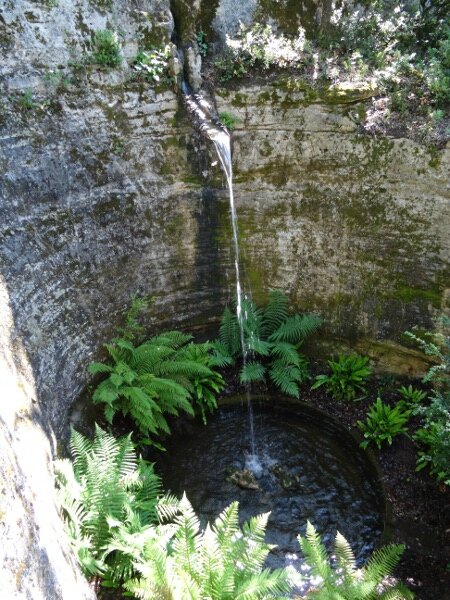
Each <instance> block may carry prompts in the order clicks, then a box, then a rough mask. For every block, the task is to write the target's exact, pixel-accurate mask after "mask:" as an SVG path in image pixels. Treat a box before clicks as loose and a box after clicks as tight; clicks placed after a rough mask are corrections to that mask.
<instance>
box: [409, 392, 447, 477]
mask: <svg viewBox="0 0 450 600" xmlns="http://www.w3.org/2000/svg"><path fill="white" fill-rule="evenodd" d="M425 415H426V416H425V423H424V426H423V427H421V428H420V429H418V430H417V432H416V434H415V435H414V436H413V437H414V440H416V441H417V442H419V443H420V444H422V446H423V449H421V450H419V452H418V458H417V465H416V470H417V471H421V470H422V469H424V468H425V467H429V468H430V473H431V474H432V475H434V476H435V477H436V479H437V480H438V481H439V482H440V483H443V484H445V485H450V396H449V395H448V394H446V395H443V394H440V393H439V392H437V393H436V394H435V396H434V397H433V398H432V400H431V405H430V407H429V408H428V410H427V412H426V413H425Z"/></svg>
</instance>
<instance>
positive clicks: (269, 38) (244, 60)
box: [215, 0, 450, 140]
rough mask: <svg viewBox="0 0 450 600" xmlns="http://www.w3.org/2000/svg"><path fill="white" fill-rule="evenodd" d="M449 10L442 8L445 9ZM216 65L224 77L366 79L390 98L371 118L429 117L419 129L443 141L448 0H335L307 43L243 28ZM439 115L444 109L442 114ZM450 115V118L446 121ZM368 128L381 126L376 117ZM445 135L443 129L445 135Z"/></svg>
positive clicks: (449, 92)
mask: <svg viewBox="0 0 450 600" xmlns="http://www.w3.org/2000/svg"><path fill="white" fill-rule="evenodd" d="M444 5H445V7H444V8H443V6H444ZM226 44H227V49H226V51H225V52H224V54H223V55H222V56H220V57H219V58H218V59H217V60H216V62H215V69H216V72H217V75H218V79H219V80H220V81H222V82H226V81H229V80H231V79H234V78H239V77H243V76H245V75H247V74H249V73H250V72H251V71H252V70H254V69H263V70H265V69H268V68H270V69H272V70H273V69H285V68H288V69H289V71H290V72H291V73H292V72H293V71H294V70H295V73H296V78H297V79H299V80H301V81H303V83H306V82H313V86H314V88H315V90H316V91H317V90H318V91H319V92H320V91H322V88H323V87H326V88H328V87H329V86H330V85H331V86H333V85H334V84H339V83H344V82H345V83H348V82H349V81H352V82H364V83H368V84H370V86H371V87H373V89H378V90H379V91H380V93H382V94H384V95H386V96H387V97H388V99H389V102H388V103H387V104H386V106H385V108H381V107H380V106H378V107H376V106H373V107H372V109H371V110H370V111H369V114H370V115H371V117H373V118H376V119H377V120H380V119H383V120H384V122H385V123H387V122H389V121H390V120H391V119H392V118H393V117H395V113H400V115H401V116H406V115H413V114H414V115H419V116H421V117H424V118H423V119H421V120H419V121H418V126H417V125H416V122H414V124H415V125H416V127H415V130H416V134H415V135H419V136H420V137H421V139H422V140H423V139H424V136H425V139H429V137H428V136H429V135H430V133H435V134H436V135H437V137H438V139H440V138H439V136H440V135H441V134H442V132H443V131H444V129H445V124H444V125H443V126H442V127H441V126H440V125H439V122H438V121H435V120H434V118H432V117H431V115H433V114H435V112H436V111H439V110H441V111H443V114H444V115H445V114H447V119H448V107H449V103H450V66H449V62H450V58H449V57H450V26H449V23H448V2H445V0H442V1H437V2H435V1H433V2H427V1H425V0H424V1H421V2H420V3H419V2H409V1H407V0H399V1H398V2H391V1H382V0H373V1H370V2H369V1H363V2H360V3H358V4H357V5H355V4H354V3H351V2H339V3H334V4H333V9H332V14H331V22H330V23H329V24H328V25H327V26H326V27H321V28H320V34H319V35H314V36H312V37H311V40H306V38H305V33H304V31H303V30H300V31H299V34H298V36H297V37H290V38H289V37H286V36H284V35H283V34H281V33H279V32H278V31H276V30H274V29H273V28H272V27H271V26H270V25H267V24H262V23H257V24H255V25H253V26H251V27H245V26H241V28H240V30H239V31H238V32H237V34H236V35H234V36H233V37H232V38H230V37H228V38H227V40H226ZM438 114H439V113H438ZM447 122H448V120H446V123H447ZM367 124H368V126H370V127H371V126H374V121H373V119H372V118H370V119H368V121H367ZM439 132H441V133H439Z"/></svg>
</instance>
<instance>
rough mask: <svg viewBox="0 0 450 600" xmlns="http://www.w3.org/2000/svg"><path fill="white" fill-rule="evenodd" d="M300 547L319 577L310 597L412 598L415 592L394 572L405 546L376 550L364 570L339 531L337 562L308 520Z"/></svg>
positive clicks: (347, 599) (355, 599) (346, 599)
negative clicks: (329, 556) (329, 554)
mask: <svg viewBox="0 0 450 600" xmlns="http://www.w3.org/2000/svg"><path fill="white" fill-rule="evenodd" d="M298 541H299V544H300V547H301V549H302V551H303V553H304V555H305V558H306V562H307V564H308V565H309V566H310V567H311V570H312V573H313V575H315V576H316V577H318V578H319V581H320V583H317V584H316V585H315V587H314V589H313V590H312V591H311V592H309V593H308V598H311V599H313V598H314V599H316V600H373V599H375V598H385V599H388V598H391V599H392V600H412V599H413V598H414V594H413V593H412V592H410V591H409V590H408V589H407V588H406V587H404V586H403V585H402V584H400V583H396V582H395V581H394V580H393V579H392V577H390V575H391V574H392V572H393V570H394V569H395V567H396V565H397V563H398V561H399V560H400V557H401V555H402V554H403V551H404V546H403V545H401V544H391V545H389V546H385V547H383V548H380V549H378V550H376V551H375V552H374V553H373V555H372V557H371V558H370V560H369V561H368V563H367V564H366V565H364V567H362V568H361V569H358V568H357V566H356V560H355V556H354V554H353V552H352V549H351V547H350V545H349V543H348V542H347V540H346V539H345V538H344V536H343V535H341V534H340V533H339V532H338V533H337V534H336V541H335V550H334V554H335V557H336V559H335V565H334V564H333V563H332V562H331V560H330V558H328V556H327V551H326V549H325V546H324V544H323V542H322V540H321V538H320V535H319V534H318V533H317V532H316V530H315V528H314V526H313V525H312V524H311V523H310V522H309V521H308V524H307V527H306V535H305V536H304V537H302V536H301V535H299V536H298Z"/></svg>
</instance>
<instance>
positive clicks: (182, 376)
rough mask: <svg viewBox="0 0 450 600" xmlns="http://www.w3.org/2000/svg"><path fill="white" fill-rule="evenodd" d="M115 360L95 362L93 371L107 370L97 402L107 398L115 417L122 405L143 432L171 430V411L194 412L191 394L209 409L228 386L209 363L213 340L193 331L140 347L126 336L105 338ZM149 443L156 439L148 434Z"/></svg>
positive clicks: (159, 337) (164, 335)
mask: <svg viewBox="0 0 450 600" xmlns="http://www.w3.org/2000/svg"><path fill="white" fill-rule="evenodd" d="M106 349H107V351H108V353H109V355H110V358H111V359H112V364H105V363H98V362H97V363H91V364H90V365H89V371H90V373H91V374H93V375H95V374H97V373H104V374H107V375H108V377H107V378H106V379H105V380H104V381H102V382H101V383H100V384H99V385H98V386H97V388H96V390H95V392H94V395H93V401H94V403H96V404H98V403H104V404H105V405H106V406H105V417H106V419H107V421H108V422H109V423H112V420H113V418H114V415H115V414H116V413H117V412H118V411H121V412H122V414H123V415H124V416H126V415H128V414H129V415H130V416H131V417H132V419H133V420H134V421H135V423H136V425H137V426H138V428H139V430H140V431H141V433H142V434H143V435H144V436H149V435H150V436H157V435H158V434H159V433H161V432H165V433H170V429H169V425H168V423H167V420H166V417H165V415H166V414H170V415H178V414H179V411H180V410H183V411H184V412H186V413H188V414H191V415H193V414H194V410H193V407H192V403H191V400H192V398H193V400H194V401H195V402H196V403H197V404H198V406H199V407H200V409H201V412H202V415H203V418H205V409H212V408H214V407H215V399H214V400H213V399H212V394H213V392H215V391H216V390H218V389H221V386H223V380H222V378H221V377H220V376H219V375H218V374H217V373H216V372H214V371H213V370H212V369H211V368H210V367H209V366H207V365H208V364H209V362H210V360H211V359H210V357H209V349H210V345H209V344H194V343H193V342H192V336H190V335H186V334H183V333H180V332H177V331H167V332H164V333H161V334H160V335H157V336H154V337H152V338H150V339H149V340H147V341H146V342H144V343H143V344H141V345H139V346H137V347H135V346H134V345H133V344H132V343H131V342H129V341H127V340H124V339H116V340H114V342H113V343H111V344H106ZM146 441H147V442H148V443H155V442H154V440H150V439H147V440H146Z"/></svg>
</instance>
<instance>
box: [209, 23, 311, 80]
mask: <svg viewBox="0 0 450 600" xmlns="http://www.w3.org/2000/svg"><path fill="white" fill-rule="evenodd" d="M227 47H228V48H227V52H226V53H225V54H224V55H223V56H222V57H221V58H219V59H218V60H217V61H216V62H215V66H216V68H217V70H218V72H219V78H220V80H221V81H229V80H230V79H233V78H234V77H242V76H243V75H245V74H246V73H247V72H248V71H249V70H250V69H252V68H254V67H260V68H263V69H268V68H270V67H273V66H276V67H280V68H287V67H293V66H296V65H298V64H299V63H300V62H301V61H302V53H303V52H304V51H306V49H307V47H308V46H307V42H306V39H305V33H304V31H303V29H301V28H300V29H299V33H298V36H297V38H295V39H293V40H292V39H289V38H287V37H285V36H283V35H276V34H275V32H274V31H273V30H272V27H271V26H270V25H261V24H259V23H256V24H254V25H252V26H251V27H246V26H244V25H242V24H241V27H240V29H239V32H238V34H237V35H236V36H235V37H234V38H233V39H231V38H229V37H227Z"/></svg>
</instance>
